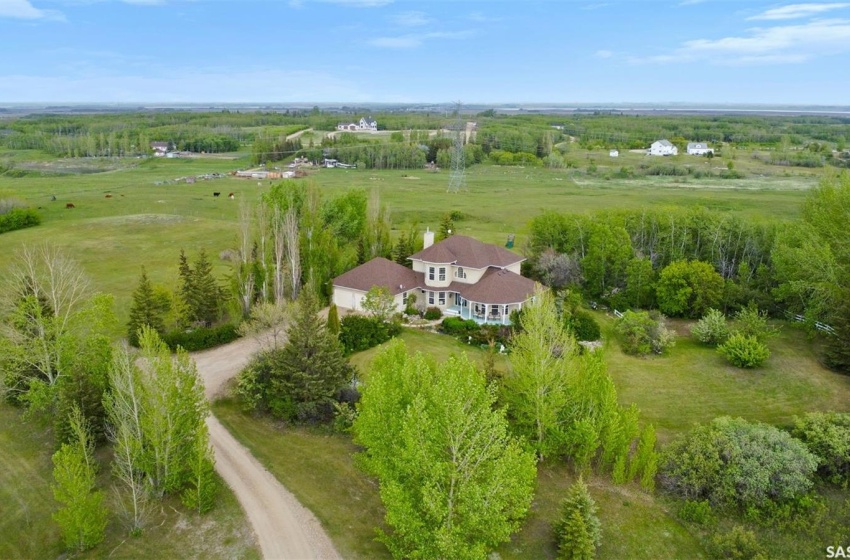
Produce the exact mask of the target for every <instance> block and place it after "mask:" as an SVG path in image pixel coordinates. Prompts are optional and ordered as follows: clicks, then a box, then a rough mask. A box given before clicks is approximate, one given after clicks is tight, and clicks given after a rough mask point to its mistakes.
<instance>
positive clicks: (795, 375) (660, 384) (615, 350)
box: [597, 313, 850, 443]
mask: <svg viewBox="0 0 850 560" xmlns="http://www.w3.org/2000/svg"><path fill="white" fill-rule="evenodd" d="M597 317H598V318H599V319H600V321H602V323H603V329H604V331H605V335H606V338H607V340H608V342H607V347H606V353H605V355H606V358H607V361H608V371H609V372H610V373H611V376H612V377H613V378H614V382H615V383H616V386H617V393H618V397H619V399H620V402H621V403H623V404H625V405H628V404H631V403H635V404H637V406H638V408H640V411H641V419H642V420H643V421H644V422H651V423H652V424H654V425H655V427H656V429H657V431H658V437H659V441H661V442H662V443H664V442H666V441H668V440H669V439H670V438H672V437H674V436H675V435H676V434H678V433H681V432H683V431H686V430H688V429H689V428H690V427H691V426H692V425H693V424H695V423H705V422H710V421H711V420H712V419H713V418H716V417H718V416H724V415H729V416H740V417H742V418H745V419H747V420H754V421H761V422H767V423H769V424H774V425H789V424H790V423H791V421H792V419H793V417H794V415H798V414H803V413H805V412H808V411H816V410H822V411H825V410H837V411H848V410H850V377H848V376H846V375H839V374H837V373H834V372H831V371H829V370H827V369H825V368H824V367H823V366H821V365H820V363H819V362H818V359H817V355H816V352H815V348H814V346H813V343H812V342H810V341H809V340H808V339H807V338H806V335H805V334H804V333H803V332H802V331H800V330H798V329H795V328H793V327H792V326H790V325H788V324H787V323H781V333H780V335H779V336H778V337H776V338H774V339H772V340H770V341H769V343H768V346H769V347H770V350H771V357H770V358H769V359H768V361H767V362H766V363H765V365H764V366H763V367H761V368H758V369H754V370H743V369H739V368H736V367H733V366H731V365H729V364H728V363H727V362H726V360H724V359H723V357H722V356H720V355H719V354H718V353H717V351H716V350H715V349H714V348H711V347H708V346H705V345H703V344H700V343H699V342H697V341H695V340H693V339H692V338H691V337H689V336H687V335H686V333H687V332H688V324H689V323H688V322H685V321H673V322H671V323H672V325H671V326H673V327H675V329H676V331H677V332H678V333H679V334H680V336H679V337H678V338H677V340H676V346H675V347H673V348H672V349H671V350H669V352H668V354H667V355H664V356H649V357H644V358H638V357H634V356H627V355H626V354H623V352H622V351H621V350H620V346H619V343H618V342H617V341H616V340H614V339H613V321H612V320H611V319H610V318H608V317H604V316H603V315H602V314H601V313H597Z"/></svg>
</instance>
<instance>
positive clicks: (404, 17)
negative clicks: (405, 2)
mask: <svg viewBox="0 0 850 560" xmlns="http://www.w3.org/2000/svg"><path fill="white" fill-rule="evenodd" d="M389 20H390V21H391V22H393V23H394V24H396V25H400V26H402V27H419V26H422V25H427V24H429V23H431V22H432V21H433V20H432V19H431V18H429V17H428V16H427V15H426V14H425V12H402V13H400V14H395V15H393V16H390V17H389Z"/></svg>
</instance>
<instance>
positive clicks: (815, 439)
mask: <svg viewBox="0 0 850 560" xmlns="http://www.w3.org/2000/svg"><path fill="white" fill-rule="evenodd" d="M793 435H794V437H796V438H797V439H799V440H801V441H802V442H803V443H804V444H805V445H806V447H807V448H808V449H809V451H811V452H812V453H813V454H815V455H816V456H817V458H818V472H819V474H820V475H821V476H822V477H823V478H824V479H826V480H827V481H829V482H831V483H833V484H838V485H840V486H843V487H844V488H848V487H850V413H840V412H809V413H808V414H805V415H804V416H803V417H802V418H800V417H795V418H794V431H793Z"/></svg>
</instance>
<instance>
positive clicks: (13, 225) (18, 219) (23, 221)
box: [0, 208, 41, 233]
mask: <svg viewBox="0 0 850 560" xmlns="http://www.w3.org/2000/svg"><path fill="white" fill-rule="evenodd" d="M40 223H41V216H39V214H38V212H36V211H35V209H33V208H13V209H12V210H9V211H8V212H6V213H5V214H0V233H6V232H7V231H15V230H16V229H24V228H28V227H33V226H37V225H38V224H40Z"/></svg>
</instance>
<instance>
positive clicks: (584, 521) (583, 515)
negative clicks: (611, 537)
mask: <svg viewBox="0 0 850 560" xmlns="http://www.w3.org/2000/svg"><path fill="white" fill-rule="evenodd" d="M596 511H597V508H596V502H595V501H594V500H593V498H592V497H591V496H590V492H589V491H588V489H587V485H586V484H585V483H584V480H583V479H582V478H581V477H579V479H578V480H577V481H576V482H575V484H573V485H572V486H570V489H569V491H568V493H567V497H566V498H565V499H564V502H563V504H561V518H560V520H559V521H558V523H557V524H556V525H555V535H556V537H557V539H558V550H559V555H558V557H559V558H570V559H573V558H574V559H589V558H593V557H594V556H595V554H596V548H597V547H598V546H599V544H600V542H601V541H602V526H601V524H600V523H599V518H598V517H597V515H596Z"/></svg>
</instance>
